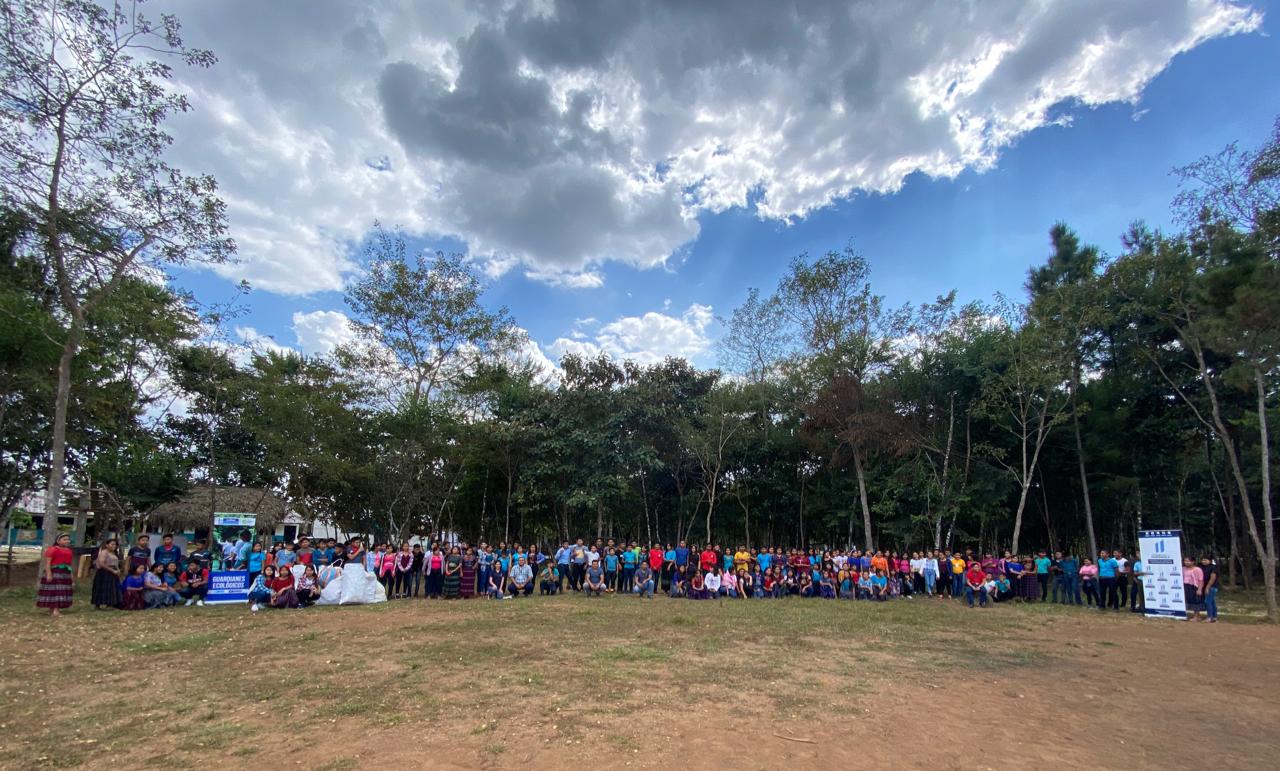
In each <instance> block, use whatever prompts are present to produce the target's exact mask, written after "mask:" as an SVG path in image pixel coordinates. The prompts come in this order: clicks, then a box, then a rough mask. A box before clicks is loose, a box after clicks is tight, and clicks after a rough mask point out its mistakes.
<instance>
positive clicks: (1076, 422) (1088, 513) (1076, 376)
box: [1071, 366, 1098, 563]
mask: <svg viewBox="0 0 1280 771" xmlns="http://www.w3.org/2000/svg"><path fill="white" fill-rule="evenodd" d="M1079 387H1080V368H1079V367H1078V366H1077V367H1076V369H1075V372H1074V373H1073V377H1072V384H1071V425H1072V427H1073V428H1074V429H1075V435H1076V462H1077V464H1078V465H1079V467H1080V492H1081V496H1082V497H1083V498H1084V531H1085V535H1086V537H1087V538H1088V539H1089V557H1090V558H1091V559H1092V560H1093V561H1094V563H1097V561H1098V538H1097V536H1095V535H1094V532H1093V503H1092V502H1091V501H1090V498H1089V475H1088V473H1086V471H1085V467H1084V442H1083V441H1081V439H1080V410H1079V408H1078V407H1077V406H1076V391H1077V389H1079Z"/></svg>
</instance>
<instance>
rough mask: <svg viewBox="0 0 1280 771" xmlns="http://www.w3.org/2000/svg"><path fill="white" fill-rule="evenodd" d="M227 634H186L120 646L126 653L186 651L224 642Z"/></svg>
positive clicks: (202, 648)
mask: <svg viewBox="0 0 1280 771" xmlns="http://www.w3.org/2000/svg"><path fill="white" fill-rule="evenodd" d="M226 639H227V636H226V635H225V634H212V633H201V634H188V635H183V636H181V637H172V638H170V639H168V640H137V641H131V642H127V643H121V644H120V647H121V648H122V649H123V650H124V651H125V652H127V653H148V654H151V653H185V652H188V651H201V650H204V649H206V648H209V647H211V646H213V645H216V644H217V643H220V642H225V641H226Z"/></svg>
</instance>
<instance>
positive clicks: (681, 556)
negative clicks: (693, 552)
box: [676, 541, 689, 567]
mask: <svg viewBox="0 0 1280 771" xmlns="http://www.w3.org/2000/svg"><path fill="white" fill-rule="evenodd" d="M688 564H689V547H688V546H685V543H684V541H681V542H680V545H679V546H677V547H676V565H678V566H679V567H686V566H687V565H688Z"/></svg>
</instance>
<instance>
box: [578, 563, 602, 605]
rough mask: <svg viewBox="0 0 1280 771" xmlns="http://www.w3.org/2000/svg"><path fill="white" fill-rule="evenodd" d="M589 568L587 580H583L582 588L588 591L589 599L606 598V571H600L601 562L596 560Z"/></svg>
mask: <svg viewBox="0 0 1280 771" xmlns="http://www.w3.org/2000/svg"><path fill="white" fill-rule="evenodd" d="M590 565H591V566H590V567H589V568H587V575H586V578H585V579H584V580H583V584H582V588H583V589H585V590H586V592H587V596H588V597H602V596H604V590H605V582H604V571H603V570H601V569H600V560H598V559H594V560H592V561H591V562H590Z"/></svg>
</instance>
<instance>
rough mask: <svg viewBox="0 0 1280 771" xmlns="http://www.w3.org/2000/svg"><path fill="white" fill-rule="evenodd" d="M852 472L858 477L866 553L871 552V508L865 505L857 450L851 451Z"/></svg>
mask: <svg viewBox="0 0 1280 771" xmlns="http://www.w3.org/2000/svg"><path fill="white" fill-rule="evenodd" d="M853 471H854V473H855V474H857V475H858V501H859V502H860V503H861V504H862V527H863V528H864V529H865V531H866V536H865V540H866V543H867V551H872V550H873V549H874V548H875V546H874V545H873V539H872V537H871V507H870V506H869V505H868V504H867V478H866V474H865V473H864V472H863V470H862V458H861V457H860V456H859V454H858V450H857V448H854V451H853Z"/></svg>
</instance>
